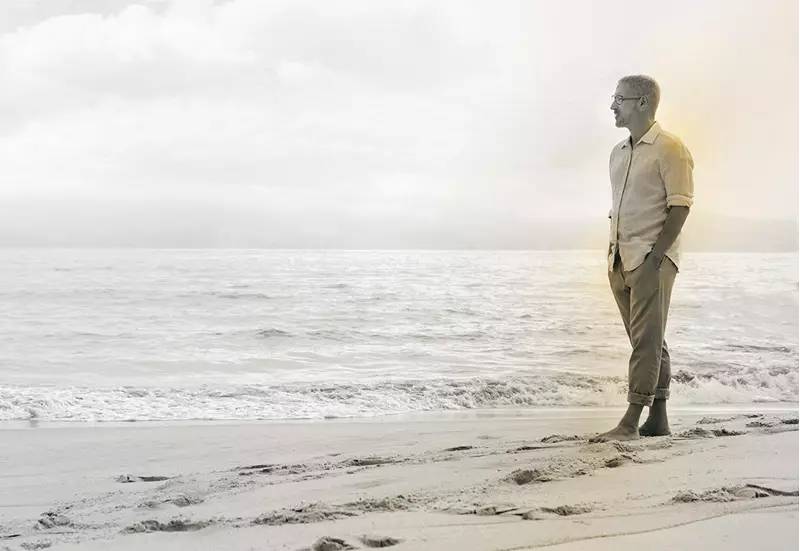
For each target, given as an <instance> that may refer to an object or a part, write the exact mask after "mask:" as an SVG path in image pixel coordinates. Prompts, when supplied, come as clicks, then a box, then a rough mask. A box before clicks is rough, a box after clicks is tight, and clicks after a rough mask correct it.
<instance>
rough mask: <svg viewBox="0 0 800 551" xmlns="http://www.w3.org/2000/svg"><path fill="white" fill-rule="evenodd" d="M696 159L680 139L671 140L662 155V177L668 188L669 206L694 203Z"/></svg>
mask: <svg viewBox="0 0 800 551" xmlns="http://www.w3.org/2000/svg"><path fill="white" fill-rule="evenodd" d="M693 170H694V159H692V155H691V153H689V150H688V149H686V146H685V145H683V144H682V143H681V142H680V141H670V142H668V145H667V146H666V148H665V151H664V154H663V156H662V157H661V178H662V179H663V180H664V187H666V190H667V206H669V207H691V206H692V203H694V178H693V175H692V171H693Z"/></svg>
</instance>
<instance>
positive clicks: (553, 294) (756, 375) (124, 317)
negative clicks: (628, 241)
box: [0, 249, 798, 422]
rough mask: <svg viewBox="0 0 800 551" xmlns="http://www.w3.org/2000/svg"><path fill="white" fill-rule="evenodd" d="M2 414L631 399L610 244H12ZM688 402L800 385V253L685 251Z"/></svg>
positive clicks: (2, 342) (5, 262) (312, 412)
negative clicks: (341, 247) (441, 247)
mask: <svg viewBox="0 0 800 551" xmlns="http://www.w3.org/2000/svg"><path fill="white" fill-rule="evenodd" d="M0 258H1V259H2V267H3V268H2V270H0V313H1V314H2V315H0V420H20V419H38V420H53V421H55V420H59V421H95V422H102V421H147V420H222V419H226V420H227V419H243V420H244V419H297V418H326V417H361V416H376V415H385V414H395V413H407V412H418V411H445V410H462V409H474V408H505V407H514V408H530V407H539V406H568V407H581V406H616V405H624V403H625V392H626V374H627V362H628V356H629V351H630V348H629V346H630V345H629V344H628V342H627V338H626V336H625V332H624V329H623V326H622V322H621V320H620V316H619V313H618V311H617V309H616V305H615V304H614V300H613V298H612V295H611V291H610V290H609V288H608V280H607V274H606V260H605V255H604V253H603V251H558V252H545V251H310V250H302V251H300V250H298V251H289V250H280V251H278V250H142V249H126V250H122V249H120V250H110V249H76V250H49V249H24V250H23V249H4V250H0ZM667 342H668V343H669V345H670V347H671V352H672V358H673V397H672V402H671V403H673V404H680V405H720V404H753V403H768V402H790V403H796V402H797V400H798V255H797V254H796V253H792V254H743V253H735V254H734V253H730V254H729V253H726V254H721V253H714V254H711V253H686V254H685V256H684V259H683V262H682V266H681V272H680V273H679V275H678V279H677V281H676V284H675V289H674V292H673V298H672V308H671V314H670V320H669V326H668V328H667Z"/></svg>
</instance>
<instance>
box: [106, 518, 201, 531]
mask: <svg viewBox="0 0 800 551" xmlns="http://www.w3.org/2000/svg"><path fill="white" fill-rule="evenodd" d="M211 524H212V523H211V522H210V521H200V522H190V521H188V520H182V519H172V520H171V521H169V522H161V521H160V520H143V521H141V522H137V523H136V524H133V525H131V526H128V527H127V528H125V529H124V530H123V531H122V532H123V533H124V534H141V533H145V532H195V531H197V530H202V529H203V528H205V527H207V526H210V525H211Z"/></svg>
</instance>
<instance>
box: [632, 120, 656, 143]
mask: <svg viewBox="0 0 800 551" xmlns="http://www.w3.org/2000/svg"><path fill="white" fill-rule="evenodd" d="M655 122H656V121H655V119H648V120H645V121H642V122H640V123H631V125H630V126H629V127H628V130H629V131H630V133H631V146H635V145H636V144H637V143H639V140H641V139H642V136H644V135H645V134H647V131H648V130H650V128H651V127H652V126H653V124H655Z"/></svg>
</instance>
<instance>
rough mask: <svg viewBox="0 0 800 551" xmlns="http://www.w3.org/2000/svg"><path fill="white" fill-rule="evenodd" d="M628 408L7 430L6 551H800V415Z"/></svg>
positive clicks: (2, 511) (0, 443)
mask: <svg viewBox="0 0 800 551" xmlns="http://www.w3.org/2000/svg"><path fill="white" fill-rule="evenodd" d="M795 407H796V406H795ZM618 414H619V412H617V411H616V410H587V409H581V410H556V409H543V410H528V411H518V412H512V411H499V412H498V411H487V412H454V413H439V414H427V415H426V414H423V415H414V416H404V417H384V418H378V419H373V420H347V419H336V420H327V421H287V422H254V423H218V422H215V423H210V422H206V423H169V424H163V423H162V424H148V423H133V424H121V425H108V424H106V425H83V424H74V425H70V424H46V423H43V424H40V425H39V426H36V427H30V426H27V425H26V424H24V423H7V424H4V425H2V426H0V449H2V450H3V453H2V454H0V550H3V551H5V550H7V549H11V550H14V551H19V550H23V549H24V550H30V549H64V550H67V549H69V550H79V549H80V550H83V549H86V550H118V549H119V550H122V549H124V550H134V549H137V550H138V549H145V548H146V549H148V550H149V551H160V550H168V549H169V550H171V549H197V550H204V549H207V550H212V549H214V550H217V549H226V550H251V549H282V550H283V549H285V550H292V551H299V550H301V549H312V550H315V551H330V550H337V549H369V548H377V547H390V548H392V549H398V550H412V549H414V550H416V549H419V550H437V551H442V550H451V549H452V550H476V551H483V550H486V551H499V550H512V549H519V550H523V549H537V548H541V547H547V548H548V549H554V550H564V551H577V550H587V551H592V550H606V549H608V550H611V549H614V550H624V549H641V548H642V547H643V546H646V547H647V548H649V549H654V550H659V549H676V550H677V549H689V548H693V547H694V544H695V542H698V541H702V542H703V549H705V550H706V551H708V550H712V551H713V550H715V549H720V550H721V549H726V550H730V549H748V550H750V549H754V548H757V549H762V550H770V549H775V550H778V549H794V548H797V546H798V533H797V523H798V497H797V495H798V492H797V490H798V433H797V429H798V425H797V411H796V409H795V410H792V409H791V406H789V407H788V408H781V407H766V406H765V407H761V408H756V409H750V410H747V411H741V410H721V409H716V410H706V411H698V410H676V411H674V412H673V416H672V425H673V427H672V428H673V435H672V436H669V437H660V438H647V439H641V440H638V441H635V442H630V443H603V444H590V443H588V438H590V437H591V436H593V435H594V434H596V433H598V432H601V431H604V430H606V429H608V428H609V427H610V424H613V423H614V422H615V421H616V416H617V415H618Z"/></svg>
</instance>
